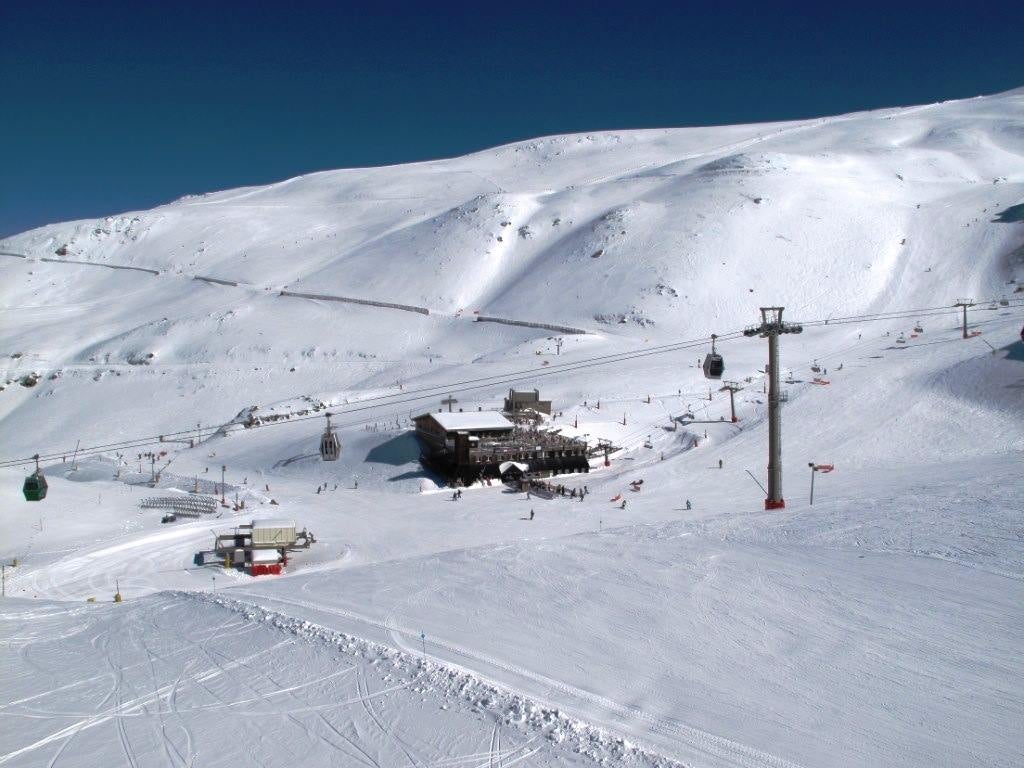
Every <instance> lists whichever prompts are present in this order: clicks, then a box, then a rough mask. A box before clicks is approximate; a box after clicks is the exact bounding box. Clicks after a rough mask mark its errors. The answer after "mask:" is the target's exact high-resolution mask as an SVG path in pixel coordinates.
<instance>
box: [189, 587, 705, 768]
mask: <svg viewBox="0 0 1024 768" xmlns="http://www.w3.org/2000/svg"><path fill="white" fill-rule="evenodd" d="M169 594H171V595H175V596H178V597H182V598H186V599H193V600H201V601H204V602H207V603H211V604H213V605H217V606H220V607H222V608H226V609H227V610H229V611H233V612H235V613H238V614H241V615H243V616H244V617H245V618H247V619H249V620H250V621H257V622H261V623H263V624H267V625H269V626H271V627H273V628H275V629H278V630H281V631H284V632H288V633H290V634H293V635H295V636H296V637H298V638H301V639H303V640H306V641H308V642H311V643H312V642H319V643H326V644H328V645H332V646H334V647H336V648H337V649H338V650H339V651H341V652H342V653H344V654H346V655H348V656H353V657H357V658H361V659H365V660H367V661H377V662H385V663H387V664H388V666H389V667H390V668H392V672H393V673H394V674H398V675H401V676H403V677H406V678H408V679H409V680H410V682H420V683H429V684H430V685H431V686H432V687H433V688H434V689H435V690H436V691H438V692H439V693H441V694H442V695H444V696H449V697H456V698H459V699H462V700H463V701H466V702H468V703H470V704H472V705H473V706H475V707H478V708H480V709H482V710H485V711H487V712H490V713H491V714H492V715H494V716H495V717H498V718H500V719H501V720H502V722H503V723H504V724H505V725H508V726H512V727H519V728H520V729H522V730H523V731H524V732H525V731H539V732H540V733H541V734H542V735H543V736H544V737H545V738H547V739H548V740H549V741H551V742H552V743H554V744H557V745H559V746H560V747H562V748H567V749H569V750H570V751H572V752H575V753H577V754H580V755H584V756H586V757H590V758H592V759H593V760H594V761H596V762H598V763H600V764H604V763H606V762H607V760H608V759H609V758H611V759H614V760H618V761H625V760H628V761H629V762H630V763H634V764H639V765H643V766H645V767H647V766H649V767H650V768H687V767H686V764H685V763H680V762H678V761H676V760H673V759H671V758H667V757H663V756H662V755H658V754H656V753H654V752H651V751H649V750H647V749H645V748H643V747H640V746H638V745H636V744H634V743H633V742H631V741H629V740H627V739H625V738H623V737H621V736H616V735H614V734H612V733H609V732H608V731H606V730H604V729H602V728H600V727H598V726H595V725H591V724H589V723H585V722H583V721H581V720H577V719H575V718H572V717H569V716H568V715H566V714H565V713H563V712H561V711H559V710H558V709H556V708H555V707H550V706H545V705H542V704H540V703H538V702H536V701H534V700H532V699H530V698H528V697H526V696H524V695H522V694H521V693H518V692H517V691H513V690H511V689H508V688H505V687H503V686H501V685H498V684H496V683H492V682H490V681H486V680H483V679H482V678H480V677H478V676H477V675H475V674H474V673H472V672H471V671H470V670H468V669H465V668H464V667H461V666H458V665H456V664H447V663H445V664H441V663H438V662H437V661H434V660H431V659H428V658H424V657H422V656H419V655H413V654H410V653H407V652H405V651H399V650H396V649H394V648H390V647H388V646H385V645H381V644H379V643H375V642H372V641H369V640H364V639H362V638H359V637H354V636H352V635H348V634H346V633H344V632H338V631H336V630H333V629H328V628H327V627H324V626H321V625H319V624H315V623H313V622H311V621H306V620H304V619H297V618H293V617H291V616H287V615H285V614H282V613H278V612H276V611H270V610H267V609H266V608H263V607H261V606H259V605H255V604H253V603H247V602H244V601H240V600H233V599H231V598H226V597H223V596H221V595H213V594H210V593H205V592H183V591H171V592H169Z"/></svg>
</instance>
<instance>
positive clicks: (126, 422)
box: [0, 89, 1024, 768]
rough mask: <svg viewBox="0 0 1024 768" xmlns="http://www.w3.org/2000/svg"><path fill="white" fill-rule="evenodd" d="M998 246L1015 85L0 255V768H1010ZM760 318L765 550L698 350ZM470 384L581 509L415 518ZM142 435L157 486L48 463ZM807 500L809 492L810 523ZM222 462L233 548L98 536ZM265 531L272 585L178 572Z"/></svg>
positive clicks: (308, 193) (36, 236) (133, 473)
mask: <svg viewBox="0 0 1024 768" xmlns="http://www.w3.org/2000/svg"><path fill="white" fill-rule="evenodd" d="M1022 206H1024V90H1022V89H1018V90H1016V91H1010V92H1007V93H1004V94H999V95H995V96H987V97H980V98H977V99H971V100H965V101H956V102H944V103H941V104H934V105H927V106H919V107H908V108H893V109H887V110H881V111H875V112H867V113H855V114H850V115H843V116H839V117H832V118H822V119H816V120H808V121H800V122H793V123H780V124H762V125H748V126H727V127H714V128H695V129H666V130H646V131H627V132H617V133H594V134H586V135H572V136H555V137H546V138H541V139H536V140H533V141H529V142H522V143H518V144H513V145H508V146H505V147H498V148H495V149H492V150H487V151H484V152H480V153H476V154H473V155H468V156H466V157H461V158H454V159H450V160H442V161H431V162H425V163H418V164H413V165H404V166H394V167H387V168H368V169H348V170H340V171H329V172H324V173H318V174H312V175H309V176H304V177H299V178H295V179H290V180H287V181H283V182H280V183H278V184H274V185H270V186H268V187H259V188H249V189H241V190H230V191H225V192H216V193H210V194H205V195H199V196H193V197H189V198H185V199H182V200H178V201H175V202H173V203H170V204H168V205H165V206H161V207H159V208H155V209H153V210H151V211H140V212H132V213H125V214H121V215H117V216H111V217H109V218H106V219H101V220H98V221H92V220H90V221H81V222H70V223H64V224H55V225H51V226H47V227H42V228H40V229H36V230H33V231H30V232H26V233H24V234H21V235H17V236H14V237H10V238H7V239H6V240H4V241H3V242H0V269H2V270H3V275H2V277H3V288H2V292H0V297H2V307H0V310H2V315H0V342H2V344H0V356H2V357H0V359H2V360H3V361H4V363H3V365H4V369H5V370H4V374H3V379H4V382H3V390H2V391H0V430H2V435H3V441H2V456H0V459H2V460H7V459H22V458H24V457H27V456H31V455H32V454H35V453H41V454H43V455H44V456H50V457H51V458H49V459H47V460H45V461H44V470H45V472H46V474H47V477H48V479H49V481H50V495H49V496H48V498H47V499H46V500H45V501H44V502H41V503H38V504H30V503H27V502H25V501H24V500H23V499H22V497H21V495H20V483H21V480H22V478H23V477H24V475H25V474H26V473H27V472H28V471H30V466H31V465H30V463H26V462H24V461H16V462H13V464H12V466H8V467H5V468H0V499H2V500H3V508H4V509H5V510H7V511H6V512H5V514H4V515H2V516H0V558H2V559H3V561H4V562H5V563H10V562H11V560H12V559H13V558H17V559H18V561H19V564H18V566H17V567H16V568H8V569H7V571H6V575H7V580H6V594H7V598H5V599H4V601H3V602H2V604H0V608H2V609H0V626H2V630H0V632H2V634H0V639H2V641H3V642H2V643H0V656H2V658H3V668H4V670H5V675H4V679H5V684H4V686H3V687H2V691H0V717H2V718H3V719H4V721H5V722H4V727H3V728H0V765H12V766H34V765H51V766H52V765H57V766H65V767H66V768H68V767H69V768H75V767H76V766H88V765H96V764H118V763H122V762H123V763H126V764H129V765H133V766H149V765H154V766H157V765H171V766H178V765H181V766H189V765H195V766H199V765H203V766H206V765H211V766H218V765H228V764H236V763H237V762H239V760H240V759H241V761H243V762H251V763H253V764H264V765H283V764H286V763H290V762H293V761H294V759H295V758H296V756H302V759H304V761H305V762H307V763H308V764H310V765H335V764H337V765H369V766H385V765H398V764H402V765H416V766H427V765H435V766H499V765H502V766H511V765H590V764H594V763H595V762H596V763H601V764H615V765H636V766H660V765H665V766H668V765H687V766H711V767H720V766H749V767H752V768H753V767H761V766H772V767H774V768H779V767H788V766H804V767H805V768H810V767H811V766H847V765H879V766H881V765H885V766H937V765H941V766H964V765H989V766H1013V765H1019V764H1021V763H1022V762H1024V737H1022V736H1021V734H1020V728H1019V723H1020V722H1021V721H1022V720H1024V664H1022V662H1021V658H1022V656H1024V654H1022V651H1024V642H1022V637H1024V633H1022V631H1021V630H1022V628H1024V613H1022V609H1021V606H1022V605H1024V573H1022V568H1021V557H1020V553H1021V542H1022V540H1024V527H1022V525H1021V522H1020V520H1021V512H1024V483H1022V482H1021V480H1020V467H1021V456H1022V452H1024V343H1022V341H1021V337H1020V331H1021V326H1022V324H1024V294H1022V293H1017V292H1016V291H1017V288H1018V286H1020V285H1022V284H1024V213H1022V211H1024V208H1022ZM211 280H212V281H211ZM282 291H283V292H285V295H282ZM288 293H304V294H312V295H317V296H324V297H338V298H341V299H355V300H357V301H355V302H353V301H341V300H333V299H309V298H303V297H299V296H292V295H287V294H288ZM1004 297H1005V303H1000V299H1002V298H1004ZM964 298H967V299H973V300H975V301H976V302H977V304H976V306H974V307H972V308H971V309H970V312H969V325H970V328H971V330H972V331H976V332H980V333H978V334H977V335H974V336H972V337H970V338H968V339H964V338H962V334H961V329H960V314H959V311H958V310H955V309H952V308H951V307H952V304H953V303H954V302H956V301H957V300H959V299H964ZM380 304H390V305H402V306H404V307H409V308H416V309H419V310H425V312H423V311H416V309H413V310H409V309H402V308H396V307H394V306H381V305H380ZM765 305H781V306H785V307H786V311H785V317H786V319H788V320H792V321H794V322H802V323H803V324H804V331H803V333H801V334H799V335H792V336H787V337H784V339H783V340H782V342H781V354H782V359H781V364H782V366H783V371H784V378H785V379H786V382H787V383H786V384H785V385H784V388H785V390H786V393H787V398H788V400H787V402H786V405H785V406H784V409H783V447H784V448H783V450H784V490H785V497H786V500H787V507H786V509H785V510H781V511H775V512H765V511H764V510H763V503H762V501H763V494H762V492H761V491H760V489H759V488H758V487H757V485H756V484H755V483H756V482H757V481H760V482H764V479H763V478H764V473H765V467H764V464H765V455H766V442H767V433H766V421H765V418H766V396H765V395H764V394H763V392H762V387H763V382H764V373H763V369H764V362H765V358H766V350H765V343H764V342H763V341H762V340H760V339H744V338H742V337H741V336H740V337H737V336H736V335H735V334H734V332H736V331H739V330H742V329H743V328H744V327H745V326H748V325H752V324H754V323H756V322H758V321H759V314H758V308H759V307H760V306H765ZM918 309H920V310H921V311H919V312H917V311H915V312H906V311H904V310H918ZM477 316H488V317H498V318H505V319H509V320H514V321H518V322H525V323H532V324H535V326H536V325H545V324H548V325H557V326H566V327H571V328H577V329H580V330H583V331H586V332H585V333H579V334H568V333H561V334H560V333H557V332H552V331H550V330H545V329H544V328H541V327H535V326H534V327H531V326H529V325H506V324H501V323H490V322H476V321H475V318H476V317H477ZM851 316H857V317H856V318H854V319H850V318H851ZM826 320H828V322H827V323H826V322H825V321H826ZM918 324H920V327H921V328H922V329H923V330H922V331H921V332H920V333H916V332H915V331H914V330H913V329H914V327H915V326H916V325H918ZM711 333H718V334H721V335H723V336H725V337H726V339H725V340H724V341H721V342H720V343H719V349H720V351H721V352H722V353H723V355H724V356H725V359H726V373H725V378H726V379H732V380H736V381H738V382H739V383H740V384H741V385H742V387H743V389H742V390H741V391H740V392H738V393H737V396H736V407H737V415H738V417H739V421H738V422H737V423H736V424H733V423H731V422H730V421H729V415H730V414H729V402H728V398H727V394H726V393H723V392H720V391H718V384H717V383H716V382H710V384H711V387H710V389H709V386H708V385H709V382H708V381H707V380H705V379H704V378H703V376H702V374H701V371H700V369H699V362H700V358H701V357H702V356H703V354H704V353H706V351H708V345H707V343H706V340H707V337H708V336H709V335H710V334H711ZM730 334H732V335H730ZM555 337H560V338H561V339H562V344H561V345H560V348H559V345H557V344H556V343H555ZM901 338H902V340H903V341H902V342H901V341H898V340H899V339H901ZM690 340H693V342H694V343H693V344H692V345H688V344H686V343H684V342H687V341H690ZM669 345H672V346H670V350H671V351H668V352H664V351H660V350H662V348H663V347H666V346H669ZM613 355H615V356H618V357H615V358H613V360H614V362H609V361H608V360H607V359H601V358H606V356H613ZM815 362H816V363H817V364H818V367H820V368H822V369H823V372H822V373H814V372H812V371H811V370H810V367H811V365H812V363H815ZM816 377H817V378H818V379H819V383H815V381H814V379H815V378H816ZM822 380H824V381H827V382H828V383H821V381H822ZM26 384H28V386H26ZM513 385H515V386H517V387H519V388H533V387H538V388H539V389H540V390H541V392H542V395H543V397H544V398H545V399H547V398H551V399H552V400H553V401H554V403H555V408H556V410H557V412H558V413H559V415H558V416H557V417H556V418H555V419H554V420H553V422H552V427H553V428H560V429H562V430H563V431H564V432H565V433H567V434H579V435H586V436H587V437H588V439H590V440H591V441H593V440H596V439H597V438H605V439H608V440H611V441H612V442H613V443H614V444H615V445H616V446H619V447H621V450H619V451H617V452H616V453H615V454H613V455H612V457H611V466H609V467H603V466H601V462H600V461H599V460H595V462H594V467H593V471H592V472H591V473H589V474H587V475H580V476H576V477H570V478H567V479H566V480H565V482H566V484H568V485H570V486H571V487H582V486H583V485H586V486H587V487H588V489H589V490H590V494H589V495H588V496H587V497H586V499H585V500H584V501H582V502H580V501H578V500H575V499H573V500H569V499H562V498H555V499H550V500H546V499H540V498H536V497H534V498H530V499H527V498H526V497H525V496H524V495H523V494H519V493H512V492H509V491H507V490H506V489H504V488H502V487H498V486H497V485H495V486H490V487H487V486H485V487H475V488H469V489H466V491H465V494H464V496H463V498H462V500H460V501H457V502H456V501H452V498H451V492H450V491H448V490H447V489H445V488H444V487H442V486H440V485H439V482H438V480H437V478H435V477H433V476H431V475H430V474H429V473H427V472H425V471H424V470H423V468H422V467H421V466H420V465H419V462H418V456H419V447H418V445H417V444H416V441H415V439H414V438H412V437H411V435H410V434H409V419H410V417H411V416H412V415H414V414H418V413H422V412H424V411H426V410H431V409H436V408H439V407H441V405H440V400H441V399H442V398H444V397H446V396H448V395H454V396H455V398H456V399H457V400H458V403H457V404H456V406H455V407H457V408H458V407H461V408H464V409H465V410H467V411H469V410H476V409H477V408H478V407H480V408H484V409H490V408H495V407H499V406H500V402H501V398H502V397H503V395H504V394H505V393H506V392H507V389H508V387H509V386H513ZM328 408H329V409H330V410H331V411H332V412H333V413H335V414H336V418H335V420H334V422H335V423H336V424H338V425H340V427H341V428H340V430H339V436H340V438H341V441H342V446H343V453H342V457H341V459H340V460H339V461H338V462H335V463H324V462H322V461H320V459H319V456H318V455H317V444H318V439H319V434H320V432H321V431H322V429H323V420H322V419H321V418H320V414H322V413H323V412H324V409H328ZM685 413H691V414H693V418H683V414H685ZM249 416H258V417H259V418H261V419H262V420H263V421H264V423H265V426H263V427H259V428H254V429H242V428H240V427H239V425H240V424H241V423H243V422H245V421H246V419H247V418H248V417H249ZM673 425H674V426H673ZM187 430H194V432H193V433H191V434H190V435H185V438H186V439H187V438H188V437H189V436H197V437H198V439H199V442H198V444H197V445H195V446H194V447H189V444H188V443H187V442H164V443H162V444H160V443H158V444H156V449H157V450H163V451H166V452H167V454H166V455H165V456H163V457H162V458H161V460H160V462H159V464H158V465H157V466H158V468H159V467H162V466H164V465H166V467H165V468H164V469H163V474H162V475H161V480H160V483H159V486H160V488H159V490H154V489H152V488H150V487H148V485H147V484H146V481H148V480H149V476H150V468H149V464H148V462H145V463H144V462H143V461H142V460H140V459H139V458H138V455H139V454H141V453H142V452H144V451H147V450H151V449H153V446H143V445H141V443H140V445H137V446H131V447H129V448H125V449H117V448H100V449H95V450H93V447H94V446H105V445H106V444H112V443H116V442H118V441H125V440H130V439H133V438H136V437H140V438H145V437H148V436H154V435H160V434H164V435H171V434H172V433H176V432H184V431H187ZM695 440H696V446H695V445H694V441H695ZM79 441H80V446H83V447H86V448H87V449H88V450H85V451H84V452H79V454H78V455H76V454H75V447H76V443H79ZM118 453H121V454H122V456H121V457H120V458H118V456H117V454H118ZM719 460H722V468H719V464H718V462H719ZM809 462H814V463H834V464H835V465H836V471H835V472H834V473H831V474H825V475H820V474H819V475H818V476H817V478H816V480H815V483H816V484H815V501H814V504H813V505H810V504H809V503H808V484H809V481H810V477H809V474H810V472H809V469H808V463H809ZM222 465H223V466H225V467H226V479H227V483H228V488H227V491H226V493H225V495H226V496H227V497H229V498H231V499H232V500H233V499H234V498H236V497H237V498H238V499H239V500H245V502H246V510H245V511H240V512H238V513H233V512H232V511H231V510H230V509H227V508H225V509H224V510H222V511H221V512H220V513H219V515H218V516H216V517H213V518H203V519H199V520H194V521H189V520H180V521H179V522H177V523H174V524H171V525H161V524H160V512H159V511H158V510H153V509H143V508H141V507H140V506H139V502H140V501H141V499H143V498H144V497H147V496H153V495H167V494H171V493H176V492H188V491H189V490H191V489H192V488H193V486H194V485H195V484H197V483H198V484H200V485H201V487H202V490H204V491H206V492H211V491H214V490H215V488H216V486H215V485H214V484H215V483H219V481H220V467H221V466H222ZM748 470H749V473H750V474H752V475H753V476H754V477H753V478H752V477H751V476H750V474H748ZM639 478H642V479H643V480H644V483H643V486H642V488H643V490H642V491H639V492H634V491H631V490H630V489H629V483H630V481H632V480H635V479H639ZM324 484H326V487H327V488H326V491H325V492H322V493H318V492H316V491H317V488H318V486H323V485H324ZM615 497H621V498H625V499H626V501H627V504H626V506H625V508H622V507H621V504H620V503H619V502H618V501H616V502H614V503H613V502H611V501H609V500H610V499H612V498H615ZM687 500H689V501H690V502H691V507H692V508H691V509H689V510H688V509H687V508H686V502H687ZM272 502H273V503H272ZM531 509H532V510H533V511H534V513H535V517H534V519H533V520H529V514H530V511H531ZM282 516H285V517H289V518H294V519H295V520H296V521H297V523H298V524H299V526H300V527H307V528H309V529H310V530H312V531H313V532H315V534H316V537H317V539H318V543H317V544H316V545H314V546H313V547H312V548H311V549H310V550H309V551H308V552H303V553H300V554H297V555H296V556H295V557H294V559H293V560H292V561H291V562H290V564H289V567H288V569H287V571H286V575H284V576H282V577H276V578H273V577H266V578H260V579H252V578H250V577H248V576H246V575H244V574H243V573H240V572H235V571H225V570H223V569H222V568H215V567H212V566H207V567H199V566H196V565H195V564H194V562H193V557H194V555H195V553H196V552H197V551H199V550H201V549H204V548H206V547H208V546H209V545H210V543H211V541H212V533H211V531H222V530H226V529H229V528H231V527H233V526H234V525H237V524H239V523H242V522H247V521H248V520H250V519H252V518H253V517H256V518H259V517H275V518H278V517H282ZM117 589H120V591H121V593H122V594H124V596H125V602H123V603H119V604H113V603H111V602H110V600H111V598H112V596H113V594H114V592H115V591H116V590H117ZM88 598H95V599H96V601H97V602H96V603H87V602H86V600H87V599H88Z"/></svg>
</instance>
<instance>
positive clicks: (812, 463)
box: [807, 461, 815, 507]
mask: <svg viewBox="0 0 1024 768" xmlns="http://www.w3.org/2000/svg"><path fill="white" fill-rule="evenodd" d="M807 466H808V467H810V468H811V506H812V507H813V506H814V475H815V471H814V462H813V461H809V462H807Z"/></svg>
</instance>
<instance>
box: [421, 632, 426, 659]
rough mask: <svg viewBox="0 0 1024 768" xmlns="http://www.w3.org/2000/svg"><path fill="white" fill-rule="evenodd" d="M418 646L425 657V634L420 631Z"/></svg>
mask: <svg viewBox="0 0 1024 768" xmlns="http://www.w3.org/2000/svg"><path fill="white" fill-rule="evenodd" d="M420 646H421V647H422V648H423V655H424V656H426V655H427V633H426V632H424V631H423V630H420Z"/></svg>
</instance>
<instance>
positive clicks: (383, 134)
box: [0, 0, 1024, 234]
mask: <svg viewBox="0 0 1024 768" xmlns="http://www.w3.org/2000/svg"><path fill="white" fill-rule="evenodd" d="M1022 29H1024V3H1021V2H1017V3H1000V2H993V3H986V2H975V3H951V2H942V0H935V1H934V2H930V3H923V2H898V0H894V1H893V2H888V3H881V2H877V3H876V2H861V3H856V4H841V3H839V4H836V3H827V2H820V3H804V2H756V3H755V2H718V3H710V2H703V3H685V2H679V3H647V2H643V0H634V1H633V2H628V3H624V2H618V3H610V2H607V3H606V2H591V3H562V4H557V3H553V2H552V3H532V2H516V3H480V2H477V3H458V2H453V3H443V2H433V3H427V2H421V3H401V2H397V3H386V2H380V3H360V4H346V3H341V2H335V3H329V2H323V3H320V2H303V0H292V2H288V3H262V2H259V0H252V1H251V2H245V3H242V2H191V1H190V0H184V1H183V2H176V3H171V2H164V3H157V2H144V1H142V2H135V3H126V2H103V1H102V0H96V1H94V2H45V0H40V1H39V2H23V1H22V0H6V2H3V3H0V84H2V87H3V89H2V90H3V107H4V108H3V110H2V113H0V152H2V156H0V170H2V173H3V182H2V183H0V234H11V233H14V232H19V231H22V230H25V229H28V228H31V227H34V226H38V225H40V224H43V223H46V222H51V221H60V220H65V219H72V218H87V217H93V216H101V215H106V214H110V213H116V212H119V211H124V210H132V209H138V208H147V207H151V206H153V205H157V204H159V203H162V202H166V201H169V200H171V199H174V198H175V197H178V196H180V195H183V194H187V193H198V192H204V191H209V190H213V189H224V188H229V187H234V186H242V185H247V184H261V183H267V182H271V181H275V180H278V179H281V178H286V177H289V176H294V175H297V174H300V173H305V172H309V171H315V170H323V169H327V168H338V167H345V166H360V165H382V164H390V163H399V162H407V161H413V160H423V159H428V158H435V157H446V156H452V155H458V154H463V153H465V152H471V151H474V150H477V149H481V148H484V147H488V146H493V145H496V144H501V143H505V142H508V141H513V140H516V139H523V138H528V137H531V136H537V135H542V134H551V133H566V132H573V131H586V130H600V129H622V128H644V127H658V126H686V125H709V124H723V123H737V122H755V121H766V120H779V119H788V118H802V117H809V116H815V115H826V114H837V113H842V112H849V111H852V110H858V109H866V108H872V107H882V106H895V105H900V104H913V103H922V102H930V101H938V100H942V99H950V98H962V97H967V96H974V95H977V94H980V93H995V92H999V91H1003V90H1007V89H1010V88H1014V87H1017V86H1021V85H1024V53H1022V50H1024V47H1022V46H1024V44H1022V42H1021V37H1020V32H1021V30H1022Z"/></svg>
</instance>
